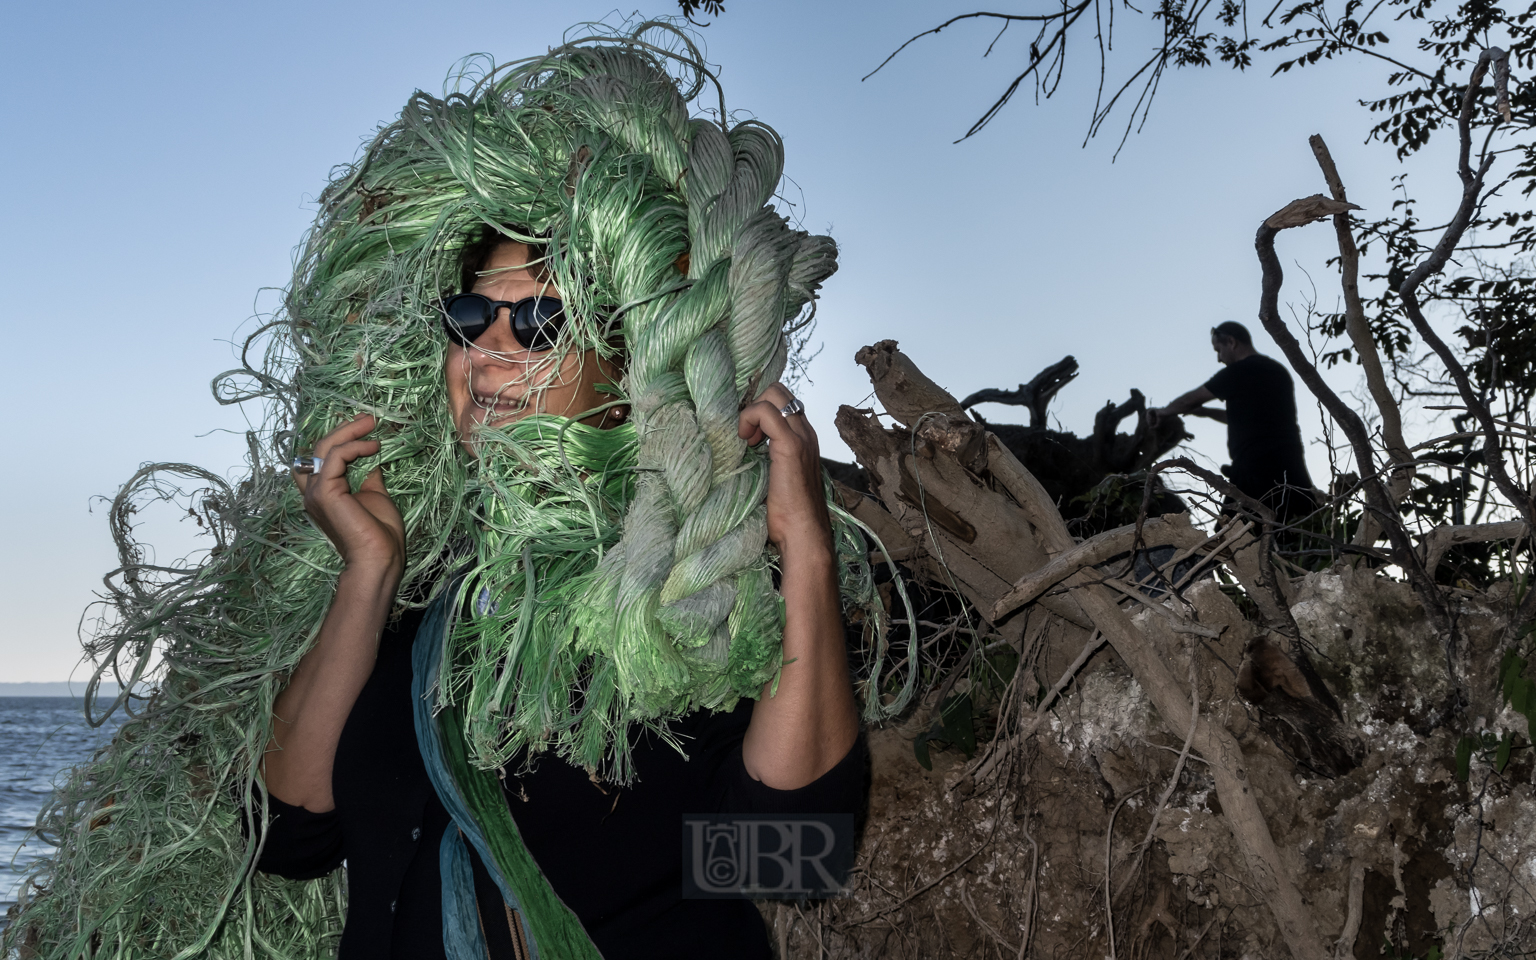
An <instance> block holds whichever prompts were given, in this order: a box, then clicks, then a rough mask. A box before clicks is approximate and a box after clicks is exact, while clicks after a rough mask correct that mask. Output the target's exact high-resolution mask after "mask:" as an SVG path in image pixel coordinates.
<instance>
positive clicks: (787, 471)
mask: <svg viewBox="0 0 1536 960" xmlns="http://www.w3.org/2000/svg"><path fill="white" fill-rule="evenodd" d="M792 399H794V397H793V396H792V395H791V394H790V392H789V391H788V390H787V389H785V388H784V385H783V384H780V383H776V384H774V385H773V386H771V387H769V388H768V389H767V390H765V391H763V395H762V396H761V397H758V398H757V402H756V403H753V404H752V405H750V406H748V407H747V408H746V409H745V410H743V411H741V421H740V424H739V431H738V432H739V435H740V436H741V437H742V438H743V439H744V440H746V441H747V442H749V443H751V444H753V445H756V444H759V443H762V442H763V440H764V439H765V438H766V439H767V440H768V457H769V462H768V538H769V539H770V540H772V541H773V543H774V545H775V546H777V547H778V548H779V557H780V562H779V570H780V573H781V574H782V576H781V578H780V585H779V592H780V593H781V594H782V595H783V597H784V666H783V668H782V669H781V670H780V671H779V676H778V678H777V680H775V681H770V682H769V683H767V684H765V685H764V687H763V690H762V697H761V699H759V700H758V701H757V703H756V705H754V706H753V708H752V722H751V723H750V724H749V725H748V727H747V734H746V738H745V739H744V740H743V741H742V744H741V759H742V763H743V764H745V765H746V768H747V773H749V774H750V775H751V776H753V777H754V778H756V779H758V780H760V781H762V782H763V783H764V784H766V785H767V786H770V787H773V788H774V789H777V790H794V789H798V788H800V787H803V786H805V785H806V784H809V783H811V782H813V781H815V780H816V778H817V777H820V776H821V775H822V774H824V773H826V772H827V771H828V770H830V769H832V767H834V766H835V765H837V763H838V762H839V761H840V760H842V759H843V758H844V757H846V756H847V755H848V751H849V749H850V748H851V747H852V746H853V742H854V739H855V738H857V737H858V734H859V714H858V708H857V707H856V706H855V705H854V702H853V688H852V686H851V685H850V684H849V681H848V658H847V654H846V653H845V648H844V645H843V618H842V610H841V604H840V602H839V600H838V594H837V558H836V557H835V556H834V555H833V551H832V521H831V518H830V517H829V516H828V514H827V501H826V493H825V492H824V491H825V488H824V487H823V486H822V481H821V450H820V446H819V445H818V444H817V443H816V431H815V430H812V429H811V425H810V423H809V421H807V420H806V418H805V415H804V414H800V413H797V414H793V415H791V416H788V417H786V416H784V414H782V413H780V412H779V411H780V410H781V409H782V408H783V407H784V406H785V405H786V404H788V403H789V401H790V400H792Z"/></svg>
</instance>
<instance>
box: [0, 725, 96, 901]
mask: <svg viewBox="0 0 1536 960" xmlns="http://www.w3.org/2000/svg"><path fill="white" fill-rule="evenodd" d="M116 719H117V717H116V716H115V715H114V717H113V722H111V723H109V724H108V725H107V726H105V727H102V728H100V729H92V728H91V727H90V726H88V725H87V724H86V722H85V716H84V714H83V713H82V711H81V705H80V701H79V700H75V699H71V698H69V697H0V925H3V924H4V922H5V921H4V916H5V911H6V910H7V909H9V908H10V906H11V904H13V903H14V902H15V901H16V895H17V893H18V891H19V890H20V888H21V880H22V878H23V877H25V876H26V874H27V870H28V868H29V867H31V865H32V863H33V862H34V861H35V860H37V858H39V857H46V856H48V855H49V854H51V853H52V852H53V847H52V846H50V845H48V844H47V843H44V842H43V841H42V839H40V838H38V837H35V836H29V835H28V834H29V832H30V831H31V829H32V826H33V825H34V824H35V823H36V822H37V814H38V811H39V810H41V809H42V807H43V805H44V804H45V803H47V802H48V798H49V796H50V795H51V794H52V793H53V785H54V781H55V779H56V778H59V777H61V776H62V775H63V773H64V771H66V770H67V769H68V768H69V767H72V766H74V765H75V764H77V763H82V762H84V761H85V760H88V759H90V756H91V753H92V752H93V751H95V749H96V748H97V747H99V746H102V745H103V744H105V743H106V742H107V741H108V740H109V739H111V736H112V729H115V727H116V722H115V721H116Z"/></svg>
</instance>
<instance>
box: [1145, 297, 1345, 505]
mask: <svg viewBox="0 0 1536 960" xmlns="http://www.w3.org/2000/svg"><path fill="white" fill-rule="evenodd" d="M1211 347H1212V348H1213V349H1214V350H1215V351H1216V359H1217V360H1220V361H1221V362H1222V363H1223V364H1226V369H1225V370H1222V371H1220V372H1219V373H1217V374H1216V376H1214V377H1212V378H1211V379H1209V380H1207V381H1206V382H1205V385H1204V386H1201V387H1196V388H1195V389H1193V390H1191V391H1189V392H1188V393H1186V394H1184V395H1183V396H1181V397H1179V398H1178V399H1177V400H1175V401H1173V402H1172V403H1170V404H1168V406H1166V407H1158V408H1154V409H1151V410H1148V411H1147V417H1148V419H1149V420H1151V422H1152V425H1153V426H1156V425H1157V421H1158V420H1159V419H1160V418H1161V417H1163V416H1165V415H1182V414H1186V413H1192V414H1195V415H1196V416H1203V417H1210V418H1211V419H1213V420H1219V421H1221V422H1222V423H1225V424H1226V425H1227V453H1228V454H1229V455H1230V456H1231V457H1232V465H1231V467H1229V468H1224V469H1223V472H1224V473H1226V474H1227V476H1228V477H1229V478H1230V479H1231V480H1232V482H1233V484H1235V485H1236V486H1237V488H1238V489H1239V490H1241V491H1243V492H1244V493H1246V494H1248V495H1249V496H1250V497H1253V498H1255V499H1256V500H1259V501H1262V502H1263V503H1264V504H1265V505H1266V506H1268V507H1269V508H1270V509H1272V510H1274V511H1275V514H1276V515H1277V516H1278V517H1279V518H1280V519H1281V520H1289V519H1292V518H1295V517H1300V516H1305V515H1306V514H1308V513H1311V512H1312V511H1313V510H1315V509H1316V507H1317V504H1316V502H1315V501H1314V500H1313V499H1312V494H1311V490H1312V478H1311V477H1310V476H1308V475H1307V461H1306V455H1305V452H1304V451H1303V449H1302V445H1301V426H1300V425H1299V424H1298V423H1297V422H1296V388H1295V386H1294V385H1293V384H1292V383H1291V374H1290V372H1289V371H1288V370H1286V369H1285V367H1284V366H1283V365H1282V364H1280V363H1277V362H1276V361H1274V360H1272V359H1270V358H1269V357H1266V356H1264V355H1263V354H1261V353H1258V352H1256V351H1255V350H1254V349H1253V338H1252V337H1251V336H1250V335H1249V334H1248V328H1247V327H1245V326H1243V325H1242V324H1240V323H1236V322H1234V321H1231V320H1229V321H1227V322H1226V323H1223V324H1221V325H1219V326H1216V327H1213V328H1212V329H1211ZM1211 400H1225V401H1226V403H1227V408H1226V410H1221V409H1219V408H1211V407H1205V406H1203V404H1205V403H1206V402H1208V401H1211Z"/></svg>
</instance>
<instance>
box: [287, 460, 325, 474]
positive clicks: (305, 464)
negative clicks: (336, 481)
mask: <svg viewBox="0 0 1536 960" xmlns="http://www.w3.org/2000/svg"><path fill="white" fill-rule="evenodd" d="M324 464H325V458H324V457H294V458H293V472H294V473H319V472H320V467H321V466H323V465H324Z"/></svg>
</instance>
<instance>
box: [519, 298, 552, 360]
mask: <svg viewBox="0 0 1536 960" xmlns="http://www.w3.org/2000/svg"><path fill="white" fill-rule="evenodd" d="M564 327H565V304H563V303H561V302H560V301H559V300H556V299H555V298H554V297H540V298H539V299H537V300H524V301H523V302H521V303H519V304H518V305H517V309H516V310H515V311H513V315H512V335H513V336H515V337H517V342H518V343H520V344H522V345H523V349H525V350H531V351H534V352H535V353H537V352H540V351H543V350H551V349H553V348H554V346H555V340H556V338H558V337H559V336H560V331H561V329H563V328H564Z"/></svg>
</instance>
